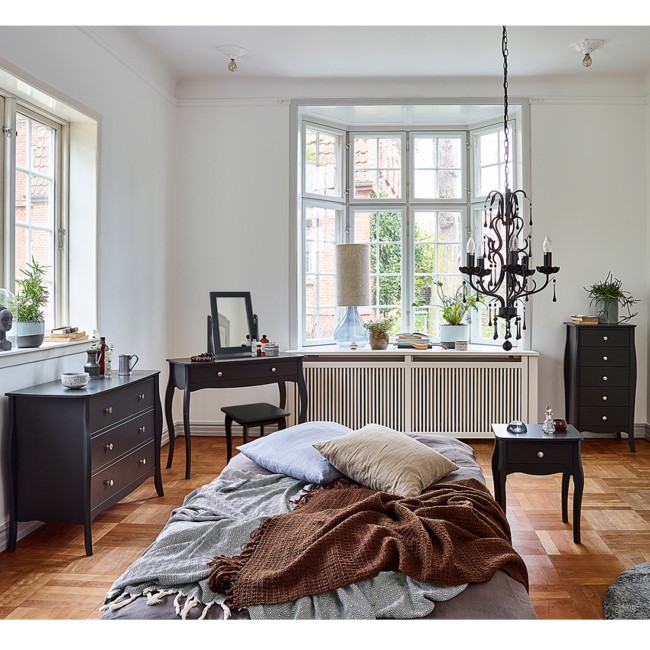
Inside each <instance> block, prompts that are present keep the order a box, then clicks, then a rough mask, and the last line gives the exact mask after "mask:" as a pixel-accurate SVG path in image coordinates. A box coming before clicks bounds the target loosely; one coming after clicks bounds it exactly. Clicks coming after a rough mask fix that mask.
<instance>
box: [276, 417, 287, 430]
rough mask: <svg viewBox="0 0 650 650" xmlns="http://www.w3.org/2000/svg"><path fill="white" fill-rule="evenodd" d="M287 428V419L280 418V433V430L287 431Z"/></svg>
mask: <svg viewBox="0 0 650 650" xmlns="http://www.w3.org/2000/svg"><path fill="white" fill-rule="evenodd" d="M286 428H287V419H286V418H280V419H279V420H278V431H280V429H286Z"/></svg>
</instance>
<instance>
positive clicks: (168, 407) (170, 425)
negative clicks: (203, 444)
mask: <svg viewBox="0 0 650 650" xmlns="http://www.w3.org/2000/svg"><path fill="white" fill-rule="evenodd" d="M173 401H174V380H173V377H172V373H171V372H170V374H169V380H168V381H167V390H166V391H165V420H167V431H168V433H169V451H168V452H167V468H168V469H169V468H170V467H171V466H172V460H174V437H175V435H176V434H175V433H174V417H173V414H172V402H173Z"/></svg>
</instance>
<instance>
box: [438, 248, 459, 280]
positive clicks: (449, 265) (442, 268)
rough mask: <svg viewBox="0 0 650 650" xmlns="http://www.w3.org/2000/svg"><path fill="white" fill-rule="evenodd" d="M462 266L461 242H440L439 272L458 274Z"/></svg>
mask: <svg viewBox="0 0 650 650" xmlns="http://www.w3.org/2000/svg"><path fill="white" fill-rule="evenodd" d="M459 266H460V244H440V245H439V246H438V273H455V274H458V267H459Z"/></svg>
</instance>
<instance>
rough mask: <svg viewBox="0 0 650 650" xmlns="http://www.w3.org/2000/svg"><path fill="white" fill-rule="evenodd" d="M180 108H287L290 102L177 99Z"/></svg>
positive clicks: (274, 100) (278, 98)
mask: <svg viewBox="0 0 650 650" xmlns="http://www.w3.org/2000/svg"><path fill="white" fill-rule="evenodd" d="M175 103H176V106H178V107H180V108H211V107H214V108H220V107H225V106H289V104H290V103H291V100H290V99H288V98H286V97H242V98H218V97H215V98H209V97H208V98H197V99H177V100H176V102H175Z"/></svg>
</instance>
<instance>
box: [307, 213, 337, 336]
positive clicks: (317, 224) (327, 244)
mask: <svg viewBox="0 0 650 650" xmlns="http://www.w3.org/2000/svg"><path fill="white" fill-rule="evenodd" d="M337 213H339V214H340V210H335V209H332V208H325V207H320V206H307V207H306V208H305V338H306V340H310V339H311V340H313V339H324V338H325V339H326V338H331V337H332V336H333V333H334V328H335V327H336V322H335V320H336V308H335V302H336V275H335V271H336V268H335V267H336V225H337V223H336V222H337Z"/></svg>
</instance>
